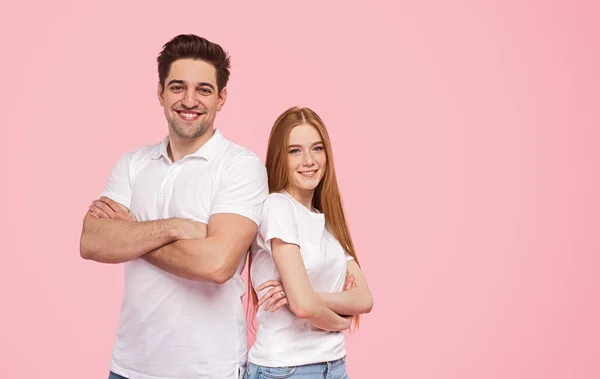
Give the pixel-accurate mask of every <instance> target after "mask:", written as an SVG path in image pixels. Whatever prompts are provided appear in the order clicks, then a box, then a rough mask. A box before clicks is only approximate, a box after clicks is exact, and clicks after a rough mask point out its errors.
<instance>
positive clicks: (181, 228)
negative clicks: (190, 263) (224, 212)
mask: <svg viewBox="0 0 600 379" xmlns="http://www.w3.org/2000/svg"><path fill="white" fill-rule="evenodd" d="M89 210H90V213H91V215H92V216H93V217H95V218H110V219H114V220H123V221H136V219H135V218H133V216H131V215H130V214H129V211H128V209H127V208H125V207H124V206H122V205H121V204H119V203H117V202H116V201H114V200H112V199H109V198H108V197H104V196H102V197H100V199H98V200H94V201H92V205H90V208H89ZM177 220H178V222H179V223H178V233H177V234H178V239H183V240H189V239H199V238H206V233H207V227H206V224H205V223H202V222H196V221H191V220H188V219H184V218H179V219H177Z"/></svg>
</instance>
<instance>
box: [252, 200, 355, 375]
mask: <svg viewBox="0 0 600 379" xmlns="http://www.w3.org/2000/svg"><path fill="white" fill-rule="evenodd" d="M273 238H279V239H280V240H282V241H284V242H287V243H293V244H296V245H298V246H300V254H301V255H302V259H303V260H304V265H305V267H306V271H307V273H308V278H309V280H310V284H311V285H312V288H313V290H314V291H315V292H339V291H342V290H343V288H344V280H345V276H346V265H347V264H346V262H347V261H348V260H351V259H352V257H351V256H350V255H349V254H347V253H345V252H344V249H343V248H342V246H341V245H340V243H339V242H338V240H337V239H336V238H335V237H334V236H333V234H332V233H331V232H330V231H329V230H328V229H327V228H326V227H325V216H324V215H323V214H321V213H314V212H310V211H309V210H308V209H307V208H306V207H305V206H303V205H302V204H300V203H299V202H298V201H297V200H296V199H294V198H293V197H292V196H291V195H290V194H288V193H287V192H284V193H272V194H270V195H269V196H268V197H267V200H266V201H265V203H264V205H263V210H262V217H261V222H260V227H259V232H258V234H257V236H256V239H255V241H254V243H253V244H252V250H251V254H252V267H251V268H250V275H251V278H252V284H253V286H254V288H255V289H256V287H258V286H259V285H261V284H262V283H264V282H266V281H267V280H271V279H275V280H280V276H279V272H278V271H277V268H276V266H275V262H274V261H273V255H272V251H271V240H272V239H273ZM269 290H270V288H267V289H264V290H263V291H261V292H260V293H258V296H259V298H260V297H261V296H262V295H264V294H266V293H267V292H268V291H269ZM256 318H257V321H258V331H257V334H256V342H255V343H254V345H252V348H250V352H249V353H248V361H249V362H251V363H253V364H255V365H259V366H267V367H286V366H299V365H305V364H311V363H318V362H326V361H332V360H336V359H340V358H342V357H343V356H344V355H346V351H345V348H344V334H343V333H342V332H330V331H324V330H321V329H317V328H315V327H313V326H312V325H310V324H309V323H307V322H306V321H304V320H302V319H301V318H299V317H297V316H296V315H295V314H293V313H292V312H291V311H290V310H289V309H288V308H287V307H282V308H279V309H278V310H276V311H275V312H269V311H267V312H265V311H264V309H263V307H261V308H260V309H259V310H258V313H257V315H256Z"/></svg>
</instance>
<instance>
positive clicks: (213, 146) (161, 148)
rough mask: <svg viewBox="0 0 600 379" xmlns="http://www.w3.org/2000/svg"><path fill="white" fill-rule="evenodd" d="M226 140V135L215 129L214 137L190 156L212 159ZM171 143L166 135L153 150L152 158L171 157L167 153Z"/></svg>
mask: <svg viewBox="0 0 600 379" xmlns="http://www.w3.org/2000/svg"><path fill="white" fill-rule="evenodd" d="M224 141H225V137H223V134H222V133H221V132H220V131H219V129H215V133H214V134H213V136H212V137H210V139H209V140H208V141H206V143H205V144H204V145H202V147H201V148H199V149H198V150H196V152H195V153H193V154H190V155H188V157H198V158H204V159H206V160H207V161H209V160H211V159H212V158H213V157H214V156H215V154H216V153H217V152H218V151H219V148H220V147H221V146H222V144H223V142H224ZM168 145H169V136H166V137H165V138H164V139H163V140H162V142H161V143H160V145H158V146H157V147H156V148H155V149H154V151H153V152H152V159H158V158H160V157H161V156H164V157H165V158H167V159H169V154H168V153H167V146H168Z"/></svg>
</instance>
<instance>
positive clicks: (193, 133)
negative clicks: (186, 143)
mask: <svg viewBox="0 0 600 379" xmlns="http://www.w3.org/2000/svg"><path fill="white" fill-rule="evenodd" d="M171 130H172V131H173V132H174V133H175V134H176V135H177V136H178V137H179V138H185V139H196V138H198V137H202V136H203V135H204V134H205V133H206V131H207V130H208V127H204V126H202V125H201V126H191V125H174V126H171Z"/></svg>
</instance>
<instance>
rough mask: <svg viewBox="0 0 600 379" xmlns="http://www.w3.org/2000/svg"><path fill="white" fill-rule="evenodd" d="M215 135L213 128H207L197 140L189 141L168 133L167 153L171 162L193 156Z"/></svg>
mask: <svg viewBox="0 0 600 379" xmlns="http://www.w3.org/2000/svg"><path fill="white" fill-rule="evenodd" d="M214 134H215V129H214V128H212V127H211V128H209V129H208V130H207V131H206V132H205V133H204V134H203V135H201V136H200V137H198V138H194V139H189V138H181V137H179V136H177V135H175V134H174V133H172V132H169V146H168V147H167V152H168V153H169V159H171V162H177V161H178V160H180V159H183V158H184V157H185V156H187V155H190V154H194V153H195V152H196V151H198V150H199V149H200V148H201V147H202V146H204V144H205V143H206V142H208V140H209V139H211V137H212V136H213V135H214Z"/></svg>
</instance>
